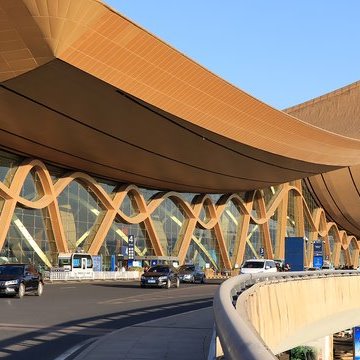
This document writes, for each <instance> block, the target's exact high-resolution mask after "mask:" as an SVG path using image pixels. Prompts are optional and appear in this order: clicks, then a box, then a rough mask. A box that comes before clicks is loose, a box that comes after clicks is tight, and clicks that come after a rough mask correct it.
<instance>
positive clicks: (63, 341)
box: [0, 282, 218, 360]
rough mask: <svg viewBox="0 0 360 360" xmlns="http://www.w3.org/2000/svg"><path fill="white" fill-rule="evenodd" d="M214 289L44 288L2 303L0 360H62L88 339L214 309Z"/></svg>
mask: <svg viewBox="0 0 360 360" xmlns="http://www.w3.org/2000/svg"><path fill="white" fill-rule="evenodd" d="M217 287H218V284H204V285H200V284H196V285H192V284H181V286H180V288H178V289H176V288H171V289H153V288H149V289H148V288H147V289H142V288H140V287H139V283H138V282H93V283H78V282H68V283H65V282H63V283H60V284H46V285H45V291H44V294H43V296H41V297H37V296H34V295H27V296H25V297H24V298H23V299H16V298H6V297H1V298H0V358H4V359H27V360H29V359H36V360H48V359H49V360H50V359H51V360H54V359H58V360H60V359H65V358H66V356H64V354H66V352H67V351H68V350H69V349H71V348H73V347H75V346H77V345H79V344H81V343H83V344H89V343H90V342H91V339H93V340H95V339H96V338H98V337H100V336H104V335H106V334H109V333H110V332H112V331H114V330H117V329H121V328H124V327H127V326H131V325H134V324H138V323H142V322H145V321H149V320H154V319H158V318H162V317H166V316H171V315H176V314H181V313H185V312H188V311H192V310H197V309H201V308H205V307H210V306H212V299H213V296H214V293H215V291H216V289H217Z"/></svg>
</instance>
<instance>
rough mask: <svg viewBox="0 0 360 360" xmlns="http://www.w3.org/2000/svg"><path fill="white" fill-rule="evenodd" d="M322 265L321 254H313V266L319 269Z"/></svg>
mask: <svg viewBox="0 0 360 360" xmlns="http://www.w3.org/2000/svg"><path fill="white" fill-rule="evenodd" d="M323 265H324V258H323V257H322V255H321V256H314V258H313V266H314V268H318V269H321V268H322V267H323Z"/></svg>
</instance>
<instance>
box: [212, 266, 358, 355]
mask: <svg viewBox="0 0 360 360" xmlns="http://www.w3.org/2000/svg"><path fill="white" fill-rule="evenodd" d="M344 275H358V276H359V275H360V271H339V270H336V271H304V272H279V273H272V274H270V273H260V274H251V275H250V274H243V275H240V276H236V277H233V278H230V279H229V280H227V281H225V282H224V283H223V284H222V285H221V286H220V288H219V289H218V291H217V293H216V294H215V297H214V318H215V332H216V333H215V336H214V339H215V341H213V342H212V344H211V348H210V351H209V357H208V360H213V359H219V358H222V359H226V360H275V359H277V358H276V357H275V355H274V354H273V353H272V352H271V350H270V349H269V348H268V347H267V346H266V344H265V343H264V341H263V340H262V339H261V337H260V336H259V334H258V333H257V332H256V330H255V329H254V327H253V326H252V324H251V323H250V322H249V321H248V320H247V319H246V316H241V313H242V311H241V306H240V309H239V310H240V311H237V310H236V308H235V306H236V303H237V300H238V299H239V302H240V303H242V296H243V298H245V297H246V290H247V289H249V288H250V287H251V286H252V285H254V284H256V283H259V282H263V281H266V282H279V281H291V280H297V279H306V278H314V277H315V278H319V277H328V276H344ZM218 340H219V341H218ZM216 346H218V347H220V349H219V348H216ZM210 354H211V355H210ZM220 354H222V355H223V356H221V357H220V356H219V355H220Z"/></svg>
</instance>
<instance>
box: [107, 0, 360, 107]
mask: <svg viewBox="0 0 360 360" xmlns="http://www.w3.org/2000/svg"><path fill="white" fill-rule="evenodd" d="M104 2H105V3H107V4H108V5H110V6H111V7H113V8H114V9H116V10H117V11H118V12H119V13H121V14H123V15H125V16H126V17H127V18H129V19H131V20H132V21H134V22H135V23H137V24H138V25H140V26H141V27H143V28H145V29H146V30H148V31H149V32H151V33H152V34H154V35H156V36H157V37H159V38H160V39H162V40H163V41H165V42H167V43H168V44H170V45H172V46H173V47H174V48H176V49H177V50H179V51H181V52H182V53H184V54H186V55H187V56H189V57H190V58H191V59H193V60H195V61H196V62H198V63H200V64H201V65H203V66H204V67H206V68H207V69H209V70H210V71H212V72H214V73H215V74H217V75H219V76H220V77H222V78H224V79H226V80H227V81H229V82H230V83H232V84H234V85H235V86H237V87H239V88H240V89H242V90H244V91H246V92H248V93H249V94H251V95H253V96H254V97H256V98H258V99H260V100H262V101H264V102H265V103H267V104H269V105H272V106H274V107H275V108H278V109H283V108H286V107H289V106H292V105H296V104H298V103H301V102H304V101H306V100H310V99H312V98H314V97H317V96H320V95H323V94H325V93H327V92H330V91H333V90H335V89H338V88H340V87H342V86H345V85H348V84H350V83H352V82H355V81H358V80H360V46H359V41H360V0H343V1H341V0H222V1H220V0H104Z"/></svg>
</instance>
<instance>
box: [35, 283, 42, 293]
mask: <svg viewBox="0 0 360 360" xmlns="http://www.w3.org/2000/svg"><path fill="white" fill-rule="evenodd" d="M43 291H44V285H43V283H42V282H41V281H40V282H39V285H38V287H37V289H36V293H35V294H36V296H41V295H42V293H43Z"/></svg>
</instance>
